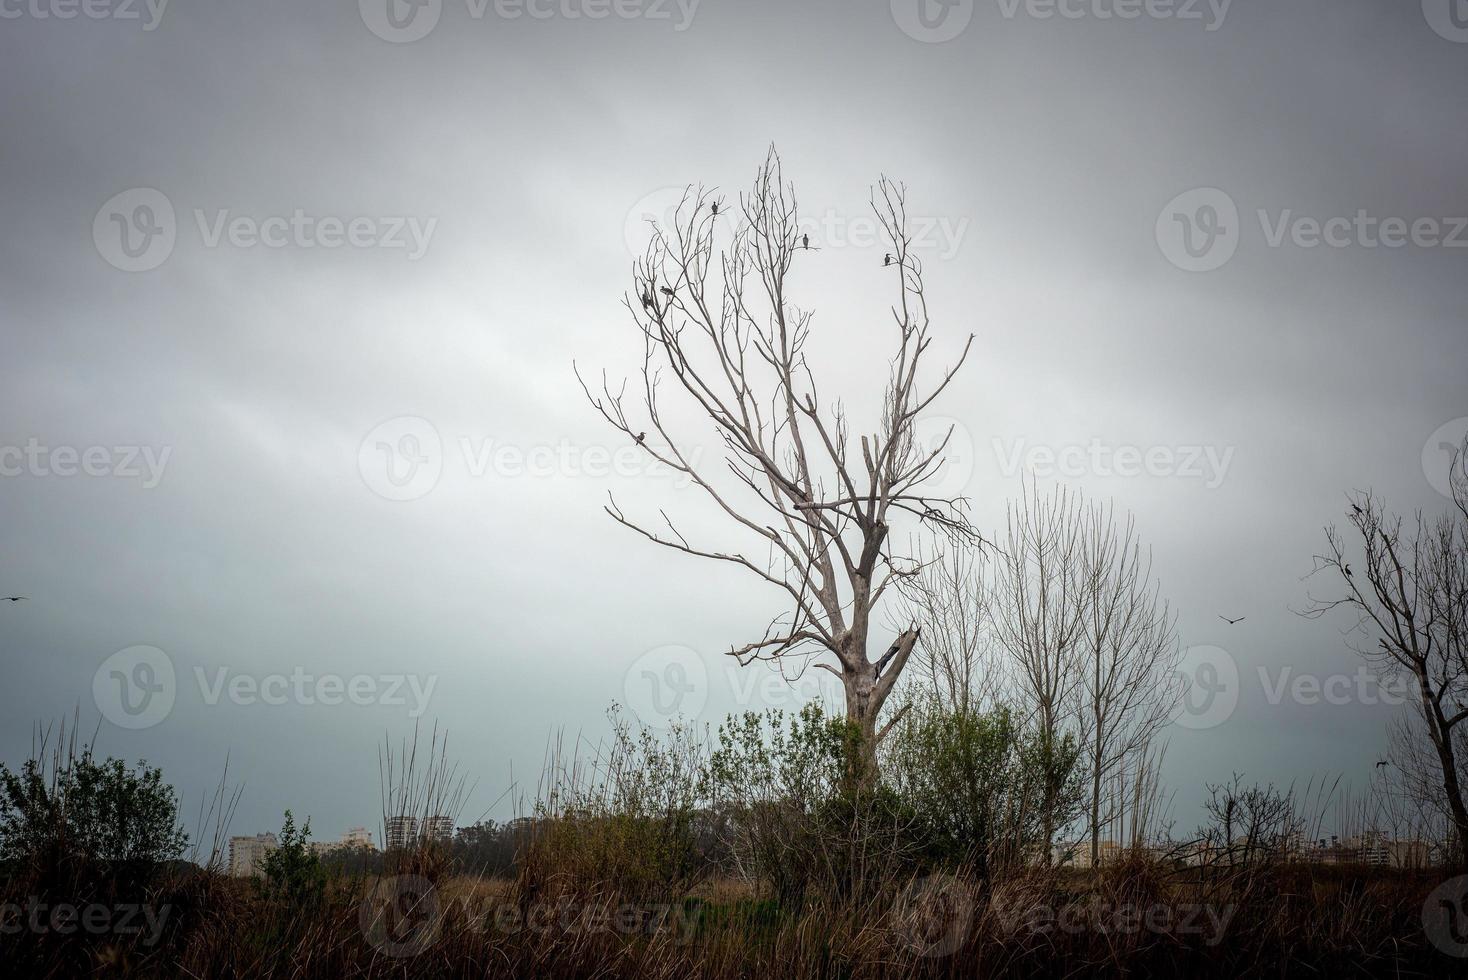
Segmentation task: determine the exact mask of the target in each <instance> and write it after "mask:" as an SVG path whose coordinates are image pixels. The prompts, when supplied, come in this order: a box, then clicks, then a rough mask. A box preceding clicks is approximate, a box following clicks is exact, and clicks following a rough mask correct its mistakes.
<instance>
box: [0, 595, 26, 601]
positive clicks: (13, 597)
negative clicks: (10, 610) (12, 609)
mask: <svg viewBox="0 0 1468 980" xmlns="http://www.w3.org/2000/svg"><path fill="white" fill-rule="evenodd" d="M24 598H26V597H25V596H23V595H0V602H20V601H21V600H22V599H24Z"/></svg>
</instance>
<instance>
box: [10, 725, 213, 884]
mask: <svg viewBox="0 0 1468 980" xmlns="http://www.w3.org/2000/svg"><path fill="white" fill-rule="evenodd" d="M177 816H178V799H177V797H176V796H175V794H174V791H173V787H171V786H169V785H168V784H167V783H165V782H163V774H162V772H161V771H160V770H158V769H156V768H153V767H150V766H148V765H147V764H146V763H144V762H139V763H138V764H137V765H136V766H134V767H129V766H128V765H127V764H126V763H124V762H123V761H122V760H120V759H113V758H108V759H107V760H106V761H102V762H99V761H97V759H96V757H95V756H94V755H93V753H92V748H91V746H90V745H83V746H81V747H80V749H78V748H77V747H76V745H75V743H71V744H69V745H68V746H67V747H66V748H65V749H64V750H63V749H61V748H58V749H57V750H56V751H54V752H53V753H52V754H51V757H50V759H49V760H47V759H46V758H45V757H44V753H41V754H38V757H35V758H31V759H27V760H26V761H25V763H24V764H23V765H22V766H21V768H20V771H19V772H14V771H12V770H11V769H10V768H9V767H7V766H5V765H4V764H3V763H0V860H3V861H5V862H6V863H7V864H8V865H10V867H11V868H12V869H13V870H19V869H26V870H29V871H32V872H34V873H36V874H38V875H41V876H42V877H47V876H55V875H58V874H61V873H62V872H64V871H70V872H78V873H80V872H87V873H92V872H97V873H101V874H103V875H108V876H112V877H120V876H127V877H130V878H136V877H140V876H141V877H146V876H148V875H150V874H151V873H152V872H153V871H154V870H155V869H156V868H157V867H158V866H159V865H161V864H162V863H163V862H166V861H169V860H173V859H175V858H177V857H179V856H180V855H181V854H182V853H183V850H184V848H185V847H186V846H187V844H188V836H187V835H186V834H185V833H184V832H183V830H182V829H181V828H180V827H179V825H178V819H177Z"/></svg>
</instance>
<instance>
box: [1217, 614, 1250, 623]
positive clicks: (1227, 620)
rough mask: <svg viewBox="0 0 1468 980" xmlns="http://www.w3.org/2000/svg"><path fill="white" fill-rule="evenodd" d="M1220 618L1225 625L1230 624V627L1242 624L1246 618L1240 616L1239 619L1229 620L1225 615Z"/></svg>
mask: <svg viewBox="0 0 1468 980" xmlns="http://www.w3.org/2000/svg"><path fill="white" fill-rule="evenodd" d="M1218 618H1219V619H1221V620H1223V621H1224V622H1225V623H1228V625H1230V626H1232V625H1233V624H1234V623H1242V622H1243V621H1244V619H1245V617H1243V616H1240V617H1239V618H1238V619H1229V618H1228V617H1227V616H1223V615H1220V616H1219V617H1218Z"/></svg>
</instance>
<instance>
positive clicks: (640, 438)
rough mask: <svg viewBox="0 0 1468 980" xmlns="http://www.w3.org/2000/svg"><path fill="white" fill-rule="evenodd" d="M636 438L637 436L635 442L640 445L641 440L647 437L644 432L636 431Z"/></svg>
mask: <svg viewBox="0 0 1468 980" xmlns="http://www.w3.org/2000/svg"><path fill="white" fill-rule="evenodd" d="M636 438H637V444H638V445H639V446H640V445H642V440H644V439H646V438H647V433H646V432H639V433H637V437H636Z"/></svg>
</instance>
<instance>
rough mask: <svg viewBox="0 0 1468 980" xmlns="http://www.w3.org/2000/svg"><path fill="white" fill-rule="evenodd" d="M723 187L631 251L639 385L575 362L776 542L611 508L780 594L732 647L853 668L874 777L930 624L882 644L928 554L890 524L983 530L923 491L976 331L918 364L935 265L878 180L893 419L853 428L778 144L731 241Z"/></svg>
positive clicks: (625, 422) (743, 653) (750, 529)
mask: <svg viewBox="0 0 1468 980" xmlns="http://www.w3.org/2000/svg"><path fill="white" fill-rule="evenodd" d="M717 200H718V199H717V198H716V197H715V196H714V194H713V192H712V191H709V190H704V189H701V188H700V189H693V188H689V189H688V191H687V192H686V193H685V195H684V198H683V200H682V202H681V203H680V205H679V207H678V209H677V211H676V214H675V218H674V221H673V226H672V227H671V228H664V227H658V226H656V225H655V226H654V227H653V228H652V234H651V241H650V243H649V245H648V247H647V251H646V253H645V254H644V255H643V257H642V258H641V259H640V260H638V261H637V262H636V263H635V265H634V268H633V285H632V293H631V295H630V296H627V297H625V298H624V304H625V306H626V307H627V310H628V312H629V313H630V314H631V316H632V320H633V322H634V323H635V324H636V326H637V330H638V333H639V334H640V336H641V339H642V342H643V351H642V370H641V386H640V391H637V392H636V393H635V394H634V395H633V397H632V399H630V400H629V399H628V397H627V388H626V383H625V382H623V384H622V385H621V386H620V387H619V388H617V389H616V390H614V389H613V388H612V386H611V385H610V384H609V382H608V381H607V378H606V375H605V373H603V375H602V382H601V386H600V391H599V393H596V394H593V392H592V390H591V389H590V388H589V387H588V386H587V384H586V382H585V380H584V379H581V376H580V373H579V371H578V373H577V377H578V379H581V383H582V388H583V390H585V392H586V395H587V398H588V399H589V400H590V401H591V403H592V405H593V406H595V408H596V409H597V410H598V411H599V412H600V413H601V414H602V415H603V416H604V417H605V418H606V420H607V421H608V422H609V423H611V425H612V426H613V427H615V428H616V429H618V430H619V431H621V432H623V433H624V434H626V435H627V436H628V437H629V438H630V439H632V440H633V442H634V443H635V444H636V445H638V446H640V447H641V448H642V451H644V452H646V453H647V454H648V455H649V456H650V457H652V458H653V459H654V460H656V461H658V462H659V463H661V464H662V465H664V466H666V467H669V468H670V469H671V470H673V471H675V472H677V473H679V474H681V475H682V476H684V477H685V478H686V479H688V480H689V482H690V483H691V484H692V485H693V486H696V487H698V488H699V490H701V491H702V492H703V494H704V495H706V497H707V498H708V499H709V500H710V501H712V503H713V505H714V506H715V507H716V508H717V510H719V511H720V512H722V513H723V514H724V515H725V516H726V517H727V518H728V520H729V521H730V522H732V523H733V524H734V525H735V526H736V527H737V528H739V529H740V530H741V531H742V532H743V533H744V534H745V535H746V536H748V537H749V538H750V539H751V540H753V541H758V542H759V543H760V545H761V546H762V547H763V548H764V549H766V551H767V555H766V557H763V558H762V557H758V556H756V557H751V556H750V555H748V554H747V553H746V552H745V551H744V550H721V549H720V548H719V547H718V546H715V545H710V544H705V543H702V542H696V541H693V540H690V539H689V538H688V537H687V536H685V535H684V533H683V532H682V531H681V530H680V529H679V527H678V525H677V524H676V523H675V522H674V521H673V519H672V518H671V517H669V515H668V514H666V513H662V514H661V515H660V516H661V518H662V521H661V525H654V526H648V525H646V524H644V523H641V522H639V521H637V520H634V519H633V518H630V517H628V516H626V515H625V514H624V513H623V512H622V510H621V509H620V508H619V507H618V506H617V504H616V501H615V500H612V501H611V503H610V504H609V506H608V507H607V508H606V510H607V513H609V514H610V515H611V516H612V517H613V518H614V519H615V520H616V521H618V522H619V523H621V524H623V525H625V526H627V527H629V528H631V529H633V530H634V531H637V532H638V533H640V534H642V535H643V536H645V537H646V538H647V539H648V540H650V541H653V542H655V543H657V544H660V545H663V546H665V547H668V548H672V549H674V550H676V551H682V552H685V553H687V554H690V555H697V556H700V557H703V558H708V559H712V560H715V561H720V562H728V563H731V564H733V565H736V566H739V567H741V568H743V569H745V570H747V571H748V572H750V573H751V574H753V575H755V576H757V577H758V578H760V579H762V580H763V581H765V582H767V583H769V584H770V585H771V586H773V587H774V588H776V589H778V590H780V591H781V592H782V593H783V594H784V597H785V601H786V602H787V603H788V609H787V611H786V612H785V613H783V614H781V615H780V616H777V617H776V618H775V619H774V620H773V621H772V622H771V623H770V625H769V626H768V627H767V628H766V629H765V631H764V633H763V635H762V636H761V637H760V638H759V639H757V640H754V641H752V642H749V643H746V644H744V645H743V646H738V647H735V648H734V649H732V650H730V651H729V654H730V655H731V656H733V657H735V658H737V659H738V660H739V661H740V663H741V664H748V663H749V662H751V661H753V660H756V659H759V660H783V659H784V658H788V657H801V658H806V659H803V660H802V661H801V662H802V663H813V664H814V665H815V666H816V667H819V668H821V669H824V670H828V671H830V672H831V673H833V674H835V675H836V676H837V677H839V678H840V680H841V683H842V688H843V691H844V695H845V701H846V717H847V719H848V720H849V721H850V722H851V723H852V724H854V725H855V726H857V727H858V729H859V730H860V733H861V736H862V737H861V739H860V744H861V745H862V746H863V749H862V753H861V759H860V761H861V763H862V769H863V770H865V772H866V773H867V775H864V776H862V777H861V778H862V779H867V778H870V775H871V774H872V773H874V767H875V759H876V743H877V741H878V740H879V739H880V738H881V737H882V735H883V734H885V732H886V728H884V729H882V730H881V731H879V730H878V729H877V720H878V716H879V714H880V712H881V710H882V706H883V704H884V703H885V702H886V700H887V698H888V696H889V695H890V694H891V692H892V689H893V685H894V684H895V683H896V681H897V678H898V676H899V675H900V674H901V673H902V670H903V668H904V667H905V666H906V665H907V662H908V659H909V657H910V656H911V655H912V650H913V647H914V645H915V644H916V642H917V639H918V636H919V630H920V625H919V624H917V623H912V624H910V625H908V627H907V628H906V629H904V630H903V631H902V632H901V633H900V634H899V635H898V636H897V638H896V640H895V641H894V642H893V643H892V644H891V646H889V647H888V648H887V650H886V651H885V652H884V653H882V654H881V655H879V656H877V657H875V658H873V657H871V656H870V655H869V653H868V648H867V647H868V641H869V628H870V624H871V616H872V612H873V609H874V608H876V607H877V606H878V604H879V603H880V602H881V600H882V598H883V597H884V595H885V594H886V592H887V590H888V589H889V588H891V587H892V586H893V584H894V583H896V582H898V581H900V580H902V579H903V578H905V577H908V576H911V575H914V574H916V573H917V571H918V570H919V569H920V567H921V562H920V561H918V560H916V559H912V558H906V557H903V556H900V555H897V554H894V553H893V550H892V548H891V546H890V532H891V522H892V521H893V520H895V519H897V518H899V517H903V516H905V517H907V518H910V519H912V520H915V521H917V522H920V523H921V525H922V526H924V527H926V528H927V529H929V530H931V531H933V532H937V533H941V534H945V535H949V536H952V537H955V538H960V539H964V538H973V537H974V532H973V530H972V529H971V527H970V525H969V523H968V521H967V519H966V517H965V504H966V502H965V501H964V500H963V499H962V498H940V497H934V496H931V495H929V494H928V493H925V490H924V484H925V483H926V482H927V481H928V480H929V478H930V477H932V476H933V475H934V474H935V473H937V472H938V470H939V468H940V467H941V466H942V465H943V461H944V449H945V447H946V446H947V438H946V437H945V438H944V439H943V440H942V441H941V442H939V444H938V445H936V446H934V447H931V448H925V447H924V446H922V445H921V444H920V442H919V441H918V440H916V439H915V438H914V425H915V423H916V422H917V420H918V418H919V416H920V414H921V413H922V412H923V411H924V410H925V409H926V408H927V407H928V406H929V405H930V404H932V402H933V400H934V399H935V398H936V397H937V396H938V395H939V393H941V392H942V391H943V390H944V389H945V388H946V387H947V386H948V384H949V382H950V381H951V380H952V378H953V376H954V373H955V372H956V371H957V370H958V368H959V367H960V366H961V365H962V363H963V361H964V360H965V359H966V357H967V355H968V351H969V348H970V347H971V346H972V343H973V336H972V335H970V336H969V337H968V339H967V341H966V342H965V344H964V346H963V348H962V351H961V353H960V354H959V356H958V358H957V361H956V362H955V363H954V364H953V366H952V367H950V368H947V369H945V370H941V371H939V372H937V373H936V374H935V375H934V376H932V377H928V376H926V375H925V374H924V373H923V372H920V367H921V366H922V365H923V362H924V356H925V355H926V354H927V352H928V348H929V347H930V345H931V344H932V338H931V337H930V336H929V322H930V321H929V314H928V304H927V297H926V294H925V292H924V287H923V270H922V263H921V262H920V261H919V259H918V256H917V255H916V254H915V253H914V252H913V250H912V239H911V237H910V235H909V232H908V227H907V216H906V189H905V187H904V186H903V185H901V184H898V183H895V182H894V181H892V180H890V179H888V178H885V177H884V178H882V179H881V180H880V181H879V183H878V184H877V186H876V188H875V189H874V190H873V193H872V198H871V204H872V208H873V210H874V211H875V212H876V215H877V218H878V219H879V221H880V222H881V224H882V227H883V229H884V231H885V234H886V237H887V239H888V240H889V242H890V249H891V253H892V255H893V256H894V258H895V261H894V262H893V263H892V265H891V267H890V269H888V271H887V272H886V273H883V274H888V275H891V276H892V280H893V282H892V288H893V291H894V294H895V295H894V301H893V304H892V305H891V308H890V311H891V314H892V319H893V326H894V330H895V332H894V337H893V340H894V346H895V352H894V353H892V354H891V356H890V359H889V361H888V372H887V381H886V385H885V390H884V392H883V394H882V399H881V411H880V419H879V421H878V423H877V425H876V426H875V427H873V429H872V430H871V431H868V432H866V433H863V434H861V435H859V436H856V438H855V441H854V442H853V439H852V432H851V428H850V420H849V418H848V416H847V413H846V410H845V408H844V406H843V405H842V403H841V402H837V403H836V404H835V405H834V406H831V407H828V406H826V405H825V404H823V402H822V399H821V397H820V394H819V392H818V388H817V385H816V380H815V376H814V373H813V372H812V370H811V367H810V365H809V363H808V362H807V359H806V344H807V341H808V339H809V337H810V330H811V321H812V314H811V313H810V312H809V311H808V310H803V309H801V308H800V307H798V306H797V305H795V303H794V301H793V299H792V297H791V295H790V290H789V285H790V273H791V269H792V267H793V266H794V264H795V263H796V261H797V259H799V260H800V261H809V260H810V259H809V257H810V256H811V255H812V254H815V253H814V252H813V251H812V250H811V249H809V248H803V247H802V245H803V244H804V241H803V239H802V233H801V231H800V229H799V214H798V210H797V207H796V199H795V191H794V188H793V186H790V185H787V184H786V183H785V182H784V178H783V175H782V172H781V168H780V160H779V157H778V155H777V154H776V153H775V152H774V150H773V149H771V151H770V153H769V155H768V157H767V158H766V160H765V163H764V165H763V166H762V167H761V168H760V170H759V173H758V174H757V176H756V178H755V181H754V185H753V187H752V189H751V190H750V191H749V192H748V193H746V194H743V195H741V197H740V202H739V208H740V212H741V217H742V220H741V221H740V225H739V227H738V229H737V231H736V232H735V233H734V235H733V240H732V241H730V242H728V243H727V244H722V243H718V242H716V241H715V237H716V234H715V233H716V225H717V224H719V222H718V221H717V220H716V216H715V215H714V213H713V208H712V206H711V205H712V204H713V203H714V202H715V201H717ZM716 257H717V262H716ZM668 381H671V384H670V385H667V386H666V387H670V388H671V389H672V391H673V392H674V393H675V397H677V398H678V399H679V400H680V401H681V402H682V403H683V404H685V405H687V406H689V407H691V408H692V409H693V410H694V412H695V413H697V414H699V415H701V416H703V417H705V418H706V419H707V420H708V421H710V422H712V424H713V427H714V429H715V431H716V432H717V434H718V437H719V439H720V441H721V442H722V445H723V449H724V452H723V454H722V456H723V458H722V460H721V462H722V463H723V467H722V469H723V470H724V473H723V474H722V476H723V479H716V476H717V475H718V474H716V470H715V469H713V468H708V467H705V466H704V465H702V464H701V463H700V462H699V461H698V460H697V459H695V458H694V454H691V453H687V452H685V451H684V450H683V449H681V448H680V447H679V446H678V444H677V441H676V440H675V439H674V438H673V437H672V435H671V433H670V431H669V430H670V427H671V425H672V424H673V422H674V421H675V420H674V418H673V417H671V416H666V415H664V409H665V399H664V398H663V395H664V393H665V390H666V388H665V384H664V383H665V382H668ZM629 412H632V413H636V419H637V420H636V421H634V418H633V416H632V415H629ZM950 434H951V430H950ZM826 655H829V656H830V657H831V658H833V659H834V663H833V662H831V661H829V660H825V659H822V658H823V657H824V656H826ZM895 721H896V719H895V718H894V719H892V720H889V721H888V723H887V726H888V727H889V728H890V726H891V724H893V723H894V722H895Z"/></svg>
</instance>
